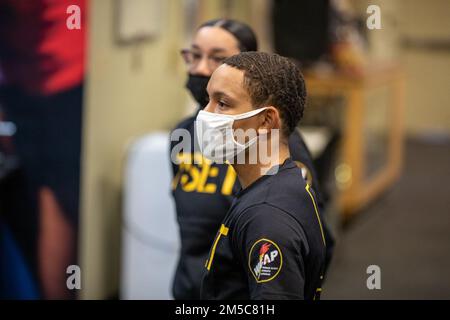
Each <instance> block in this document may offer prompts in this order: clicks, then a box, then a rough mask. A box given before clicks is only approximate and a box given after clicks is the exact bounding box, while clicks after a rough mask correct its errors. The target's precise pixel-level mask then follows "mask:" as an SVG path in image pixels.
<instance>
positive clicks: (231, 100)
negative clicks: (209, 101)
mask: <svg viewBox="0 0 450 320" xmlns="http://www.w3.org/2000/svg"><path fill="white" fill-rule="evenodd" d="M211 97H213V98H214V99H217V100H220V99H226V100H227V102H228V103H234V101H235V99H234V98H233V97H232V96H230V95H229V94H227V93H225V92H223V91H214V92H212V93H211Z"/></svg>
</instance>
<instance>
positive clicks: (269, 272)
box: [197, 52, 326, 300]
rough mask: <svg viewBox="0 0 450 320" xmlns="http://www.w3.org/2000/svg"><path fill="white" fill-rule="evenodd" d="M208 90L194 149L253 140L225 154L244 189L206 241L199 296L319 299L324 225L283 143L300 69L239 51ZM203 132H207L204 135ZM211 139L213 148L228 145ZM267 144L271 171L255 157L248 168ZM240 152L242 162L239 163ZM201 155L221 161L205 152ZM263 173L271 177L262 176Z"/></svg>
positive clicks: (296, 113) (296, 108)
mask: <svg viewBox="0 0 450 320" xmlns="http://www.w3.org/2000/svg"><path fill="white" fill-rule="evenodd" d="M207 91H208V94H209V97H210V101H209V103H208V105H207V106H206V107H205V109H204V111H201V112H200V113H199V114H198V116H197V127H198V128H200V130H199V136H198V139H199V144H200V146H208V145H211V144H210V142H208V141H209V138H210V136H211V135H212V136H220V135H225V136H227V137H228V138H229V139H228V140H231V141H233V144H234V145H236V137H235V136H234V132H235V131H236V130H244V131H247V130H253V131H254V132H256V134H257V137H256V139H254V138H250V139H248V138H247V139H246V142H250V141H251V143H250V144H247V143H244V144H240V148H238V149H239V150H238V149H237V148H232V150H233V151H232V152H228V153H226V156H225V157H224V158H227V160H229V161H230V160H231V163H232V166H233V168H234V169H235V170H236V172H237V176H238V178H239V181H240V184H241V186H242V189H241V190H240V191H239V192H238V193H237V194H236V198H235V200H234V201H233V204H232V206H231V208H230V210H229V211H228V213H227V214H226V216H225V218H224V220H223V221H222V224H221V227H220V228H219V230H218V232H217V235H216V238H215V240H214V242H213V243H212V246H211V249H210V254H209V257H208V260H207V262H206V264H205V268H206V273H205V276H204V279H203V283H202V288H201V298H202V299H308V300H313V299H318V298H320V292H321V284H322V279H323V275H324V271H325V255H326V240H325V235H324V230H323V225H322V221H321V218H320V214H319V212H318V207H317V204H316V200H315V195H314V192H313V191H312V190H311V188H310V186H309V185H308V184H307V183H306V182H305V181H304V180H303V179H302V173H301V170H300V169H299V168H298V167H297V165H296V164H295V162H294V161H293V160H292V158H291V156H290V151H289V144H288V140H289V136H290V135H291V133H292V132H293V130H294V129H295V127H296V125H297V123H298V122H299V121H300V120H301V118H302V116H303V110H304V105H305V101H306V88H305V83H304V80H303V77H302V75H301V73H300V71H299V70H298V68H297V67H296V66H295V64H294V63H292V62H291V61H289V60H288V59H287V58H284V57H281V56H279V55H277V54H269V53H262V52H261V53H260V52H243V53H240V54H238V55H235V56H232V57H230V58H228V59H226V60H225V61H224V63H223V64H222V65H221V66H220V67H219V68H217V69H216V71H215V72H214V73H213V74H212V76H211V80H210V81H209V83H208V87H207ZM203 127H206V128H208V129H209V130H208V131H207V132H206V131H205V132H203V130H202V129H201V128H203ZM274 132H275V134H273V133H274ZM230 134H231V135H233V137H231V136H230ZM225 140H227V139H225ZM212 141H213V142H212V149H222V148H223V147H224V146H225V145H226V143H225V144H224V143H221V142H220V139H215V138H213V139H212ZM265 143H270V144H271V145H272V146H273V145H275V146H276V147H277V148H273V147H271V148H269V152H273V151H274V149H276V157H272V162H271V163H270V165H269V166H270V168H267V166H268V164H265V163H262V162H261V161H260V159H259V158H258V157H257V161H256V163H249V161H248V159H249V158H250V156H251V155H250V154H251V152H252V150H251V147H250V146H252V145H255V146H256V147H257V148H260V147H261V146H262V145H263V144H265ZM205 149H208V148H204V147H202V152H203V151H204V150H205ZM240 154H244V155H245V157H243V159H244V160H243V161H242V159H241V161H239V159H237V158H239V155H240ZM204 156H206V157H211V158H213V159H214V160H221V158H216V157H215V156H213V153H210V152H207V153H204ZM236 160H238V161H236ZM263 168H266V169H268V173H269V174H265V175H264V174H262V172H263V170H262V169H263Z"/></svg>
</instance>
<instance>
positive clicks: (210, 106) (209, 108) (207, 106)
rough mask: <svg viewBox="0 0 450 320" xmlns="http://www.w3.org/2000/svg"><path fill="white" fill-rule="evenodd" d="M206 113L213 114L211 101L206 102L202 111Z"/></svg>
mask: <svg viewBox="0 0 450 320" xmlns="http://www.w3.org/2000/svg"><path fill="white" fill-rule="evenodd" d="M203 110H205V111H207V112H214V108H213V106H212V103H211V100H210V101H209V102H208V104H207V105H206V107H205V108H204V109H203Z"/></svg>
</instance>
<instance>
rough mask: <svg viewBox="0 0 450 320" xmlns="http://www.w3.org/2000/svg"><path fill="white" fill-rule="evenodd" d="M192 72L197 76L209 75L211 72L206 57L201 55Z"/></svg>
mask: <svg viewBox="0 0 450 320" xmlns="http://www.w3.org/2000/svg"><path fill="white" fill-rule="evenodd" d="M192 73H193V74H196V75H199V76H206V77H209V76H211V73H212V72H211V70H210V68H209V66H208V57H205V56H203V57H202V59H201V60H200V62H199V63H198V64H197V65H196V66H195V67H194V69H193V70H192Z"/></svg>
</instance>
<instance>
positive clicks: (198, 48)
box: [191, 43, 227, 53]
mask: <svg viewBox="0 0 450 320" xmlns="http://www.w3.org/2000/svg"><path fill="white" fill-rule="evenodd" d="M191 47H192V49H197V50H201V48H200V47H199V46H198V45H196V44H195V43H194V44H192V46H191ZM226 51H227V50H226V49H224V48H212V49H211V53H223V52H226Z"/></svg>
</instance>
